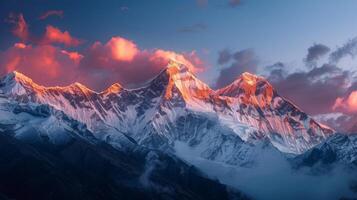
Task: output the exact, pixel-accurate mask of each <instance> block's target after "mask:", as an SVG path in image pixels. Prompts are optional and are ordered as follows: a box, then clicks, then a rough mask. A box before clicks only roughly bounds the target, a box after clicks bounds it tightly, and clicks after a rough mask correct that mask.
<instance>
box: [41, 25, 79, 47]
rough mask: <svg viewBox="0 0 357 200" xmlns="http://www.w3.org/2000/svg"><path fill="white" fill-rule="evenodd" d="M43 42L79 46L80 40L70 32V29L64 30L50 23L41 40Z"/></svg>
mask: <svg viewBox="0 0 357 200" xmlns="http://www.w3.org/2000/svg"><path fill="white" fill-rule="evenodd" d="M41 43H43V44H50V43H59V44H65V45H66V46H78V45H79V44H80V41H79V40H78V39H77V38H74V37H72V36H71V34H69V32H68V31H64V32H62V31H61V30H60V29H58V28H56V27H53V26H51V25H48V26H47V27H46V32H45V35H44V37H43V38H42V40H41Z"/></svg>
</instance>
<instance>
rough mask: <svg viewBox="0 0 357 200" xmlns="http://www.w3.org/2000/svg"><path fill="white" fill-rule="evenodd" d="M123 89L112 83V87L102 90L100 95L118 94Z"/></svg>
mask: <svg viewBox="0 0 357 200" xmlns="http://www.w3.org/2000/svg"><path fill="white" fill-rule="evenodd" d="M122 89H123V86H122V85H120V84H119V83H114V84H113V85H111V86H109V87H108V88H107V89H105V90H103V91H102V92H101V93H102V94H111V93H114V94H115V93H118V92H120V91H121V90H122Z"/></svg>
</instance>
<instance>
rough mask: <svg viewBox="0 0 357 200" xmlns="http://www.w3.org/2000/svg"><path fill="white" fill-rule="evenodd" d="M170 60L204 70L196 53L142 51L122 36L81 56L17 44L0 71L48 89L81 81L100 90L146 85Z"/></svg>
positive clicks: (1, 55) (0, 59) (0, 56)
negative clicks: (21, 75)
mask: <svg viewBox="0 0 357 200" xmlns="http://www.w3.org/2000/svg"><path fill="white" fill-rule="evenodd" d="M170 59H175V60H178V61H180V62H182V63H184V64H186V65H187V66H188V67H189V68H190V70H191V71H192V72H200V71H202V70H203V62H202V60H201V59H200V58H199V57H198V56H197V54H196V52H195V51H193V52H189V53H176V52H173V51H166V50H162V49H149V50H148V49H139V48H138V47H137V45H136V44H135V43H134V42H133V41H130V40H127V39H125V38H122V37H113V38H111V39H110V40H109V41H107V42H106V43H105V44H102V43H100V42H95V43H94V44H93V45H91V46H90V47H89V48H88V49H87V50H85V51H84V52H81V53H79V52H75V51H68V50H66V49H62V48H60V47H56V46H53V45H51V44H49V43H39V44H37V45H36V44H33V45H26V44H24V43H16V44H14V46H12V47H10V48H9V49H7V50H6V51H4V52H0V69H1V74H5V73H8V72H10V71H13V70H18V71H20V72H22V73H24V74H25V75H28V76H29V77H31V78H33V79H34V81H36V82H38V83H40V84H43V85H46V86H54V85H67V84H70V83H72V82H75V81H78V82H81V83H83V84H85V85H87V86H88V87H90V88H93V89H95V90H97V91H100V90H103V89H105V88H106V87H108V86H109V85H111V84H113V83H115V82H119V83H120V84H123V85H124V86H126V87H137V86H139V85H142V84H143V83H145V82H146V81H148V80H150V79H151V78H153V77H154V76H156V75H157V74H158V73H159V72H160V71H161V70H163V69H164V68H165V67H166V65H167V64H168V62H169V60H170Z"/></svg>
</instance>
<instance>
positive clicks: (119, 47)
mask: <svg viewBox="0 0 357 200" xmlns="http://www.w3.org/2000/svg"><path fill="white" fill-rule="evenodd" d="M106 46H107V47H108V48H109V49H110V52H111V54H112V56H113V58H114V59H116V60H118V61H132V60H133V59H134V57H135V56H136V55H137V54H138V53H139V50H138V48H137V47H136V44H135V43H134V42H132V41H130V40H127V39H124V38H122V37H112V38H111V39H110V40H109V42H108V43H107V44H106Z"/></svg>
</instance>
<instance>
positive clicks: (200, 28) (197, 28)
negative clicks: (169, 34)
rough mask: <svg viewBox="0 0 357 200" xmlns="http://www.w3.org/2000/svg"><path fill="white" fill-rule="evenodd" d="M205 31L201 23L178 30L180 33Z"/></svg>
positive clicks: (205, 26) (205, 28)
mask: <svg viewBox="0 0 357 200" xmlns="http://www.w3.org/2000/svg"><path fill="white" fill-rule="evenodd" d="M205 30H207V25H206V24H203V23H196V24H193V25H190V26H185V27H182V28H180V29H179V30H178V32H181V33H195V32H201V31H205Z"/></svg>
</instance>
